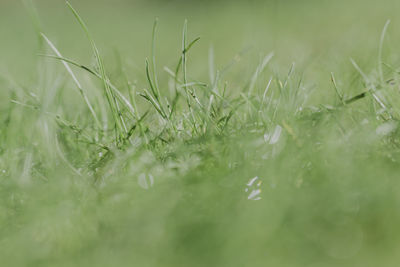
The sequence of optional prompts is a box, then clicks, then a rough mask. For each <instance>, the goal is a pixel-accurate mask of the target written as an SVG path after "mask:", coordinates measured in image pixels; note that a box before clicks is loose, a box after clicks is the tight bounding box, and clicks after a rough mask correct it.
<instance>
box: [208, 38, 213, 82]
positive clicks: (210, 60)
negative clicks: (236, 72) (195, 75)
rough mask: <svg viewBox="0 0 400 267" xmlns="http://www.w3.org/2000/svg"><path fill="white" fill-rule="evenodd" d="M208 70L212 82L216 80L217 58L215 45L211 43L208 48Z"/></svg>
mask: <svg viewBox="0 0 400 267" xmlns="http://www.w3.org/2000/svg"><path fill="white" fill-rule="evenodd" d="M208 71H209V73H208V74H209V76H210V84H212V83H213V82H214V81H215V58H214V47H213V46H212V45H210V48H209V49H208Z"/></svg>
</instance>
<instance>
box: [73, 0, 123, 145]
mask: <svg viewBox="0 0 400 267" xmlns="http://www.w3.org/2000/svg"><path fill="white" fill-rule="evenodd" d="M66 4H67V6H68V7H69V9H70V10H71V11H72V13H73V14H74V16H75V18H76V19H77V20H78V22H79V24H80V25H81V27H82V29H83V30H84V32H85V34H86V36H87V38H88V40H89V42H90V44H91V46H92V50H93V52H94V55H95V58H96V61H97V65H98V67H99V71H100V73H99V74H100V76H101V80H102V81H103V86H104V88H105V93H106V97H107V101H108V104H109V105H110V109H111V113H112V116H113V118H114V122H115V124H116V127H117V136H119V137H118V140H121V139H123V138H124V129H123V126H122V124H123V123H122V120H123V118H122V115H121V114H122V112H121V111H120V110H119V109H118V107H117V105H116V99H115V96H114V94H113V91H111V89H110V86H109V83H108V82H107V81H108V78H107V75H106V71H105V68H104V64H103V60H102V59H101V56H100V53H99V50H98V49H97V46H96V44H95V42H94V40H93V38H92V36H91V35H90V32H89V30H88V28H87V26H86V24H85V22H84V21H83V19H82V18H81V17H80V15H79V14H78V12H77V11H76V10H75V9H74V8H73V7H72V5H71V4H70V3H69V2H68V1H66Z"/></svg>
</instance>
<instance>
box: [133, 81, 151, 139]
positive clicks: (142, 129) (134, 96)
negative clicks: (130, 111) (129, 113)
mask: <svg viewBox="0 0 400 267" xmlns="http://www.w3.org/2000/svg"><path fill="white" fill-rule="evenodd" d="M131 90H132V104H133V107H134V109H135V110H136V112H135V116H136V122H137V125H138V126H139V130H140V133H141V134H142V136H143V138H144V140H145V143H146V145H148V144H149V139H148V138H147V135H146V132H145V131H144V128H143V125H142V119H143V118H144V117H145V116H146V114H145V115H143V116H141V115H140V113H139V110H138V108H137V105H136V87H135V86H133V87H131Z"/></svg>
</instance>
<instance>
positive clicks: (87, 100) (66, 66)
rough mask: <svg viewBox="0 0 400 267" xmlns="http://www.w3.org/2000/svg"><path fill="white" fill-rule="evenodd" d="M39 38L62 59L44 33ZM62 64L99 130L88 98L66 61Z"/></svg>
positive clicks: (98, 122)
mask: <svg viewBox="0 0 400 267" xmlns="http://www.w3.org/2000/svg"><path fill="white" fill-rule="evenodd" d="M41 36H42V37H43V39H44V40H45V41H46V42H47V44H48V45H49V47H50V48H51V50H53V52H54V53H55V54H56V55H57V57H59V58H62V55H61V53H60V52H59V51H58V49H57V48H56V47H55V45H54V44H53V43H52V42H51V41H50V40H49V38H47V36H46V35H45V34H44V33H41ZM62 63H63V65H64V67H65V69H66V70H67V72H68V73H69V75H70V76H71V77H72V80H73V81H74V83H75V85H76V87H77V88H78V91H79V93H80V94H81V96H82V98H83V99H84V101H85V103H86V105H87V106H88V108H89V110H90V113H91V114H92V116H93V118H94V120H95V122H96V124H97V126H98V127H100V128H101V124H100V121H99V119H98V118H97V115H96V113H95V111H94V109H93V107H92V105H91V104H90V101H89V99H88V97H87V96H86V94H85V92H84V91H83V88H82V85H81V84H80V82H79V81H78V79H77V78H76V76H75V74H74V72H73V71H72V70H71V68H70V67H69V66H68V64H67V62H66V61H62Z"/></svg>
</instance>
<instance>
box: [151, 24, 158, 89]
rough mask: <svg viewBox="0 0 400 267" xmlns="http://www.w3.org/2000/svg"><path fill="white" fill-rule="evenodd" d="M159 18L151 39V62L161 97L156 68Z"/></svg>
mask: <svg viewBox="0 0 400 267" xmlns="http://www.w3.org/2000/svg"><path fill="white" fill-rule="evenodd" d="M157 26H158V18H156V19H155V20H154V24H153V33H152V40H151V63H152V71H153V80H154V86H155V89H156V91H157V95H158V97H160V89H159V87H158V78H157V69H156V34H157Z"/></svg>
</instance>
